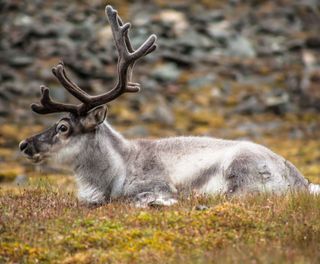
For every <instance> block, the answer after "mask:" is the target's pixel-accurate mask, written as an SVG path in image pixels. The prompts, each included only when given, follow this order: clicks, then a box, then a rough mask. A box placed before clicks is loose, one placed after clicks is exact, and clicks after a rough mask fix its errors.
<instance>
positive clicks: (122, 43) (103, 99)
mask: <svg viewBox="0 0 320 264" xmlns="http://www.w3.org/2000/svg"><path fill="white" fill-rule="evenodd" d="M106 15H107V17H108V20H109V23H110V25H111V29H112V34H113V38H114V41H115V45H116V48H117V51H118V56H119V57H118V80H117V84H116V86H115V87H114V88H113V89H112V90H111V91H109V92H107V93H105V94H102V95H97V96H91V98H90V104H91V105H92V106H94V107H95V106H98V105H101V104H105V103H108V102H110V101H112V100H114V99H116V98H117V97H119V96H120V95H121V94H123V93H125V92H130V93H134V92H138V91H139V90H140V87H139V86H138V85H137V84H134V83H129V84H130V85H128V73H129V69H130V67H131V68H132V67H133V65H134V63H135V62H136V61H137V60H138V59H140V58H141V57H143V56H145V55H147V54H149V53H150V52H152V51H154V50H155V49H156V45H155V41H156V39H157V37H156V36H155V35H151V36H150V37H149V38H148V39H147V40H146V41H145V42H144V43H143V44H142V45H141V46H140V47H139V48H138V49H137V50H134V49H133V47H132V45H131V42H130V39H129V35H128V34H129V33H128V31H129V28H130V26H131V25H130V23H123V22H122V20H121V18H120V17H119V16H118V13H117V11H116V10H114V9H113V8H112V7H111V6H109V5H108V6H107V7H106Z"/></svg>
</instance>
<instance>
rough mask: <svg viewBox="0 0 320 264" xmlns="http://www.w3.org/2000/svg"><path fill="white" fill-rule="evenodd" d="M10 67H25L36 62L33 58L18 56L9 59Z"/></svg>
mask: <svg viewBox="0 0 320 264" xmlns="http://www.w3.org/2000/svg"><path fill="white" fill-rule="evenodd" d="M8 62H9V65H10V66H14V67H25V66H28V65H30V64H32V63H33V62H34V58H33V57H29V56H24V55H19V54H17V55H16V56H13V57H10V58H9V61H8Z"/></svg>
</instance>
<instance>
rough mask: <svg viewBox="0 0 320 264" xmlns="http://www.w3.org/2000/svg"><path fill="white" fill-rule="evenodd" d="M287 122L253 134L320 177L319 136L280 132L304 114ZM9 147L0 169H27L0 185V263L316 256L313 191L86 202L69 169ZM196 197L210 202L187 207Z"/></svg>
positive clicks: (318, 234) (11, 172)
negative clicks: (32, 163)
mask: <svg viewBox="0 0 320 264" xmlns="http://www.w3.org/2000/svg"><path fill="white" fill-rule="evenodd" d="M273 118H274V117H273ZM312 118H313V117H312ZM265 120H266V116H264V118H263V119H261V122H264V121H265ZM243 121H245V120H240V121H239V122H243ZM289 121H290V122H289ZM289 121H288V122H283V126H282V128H283V130H282V131H279V135H278V136H277V137H276V136H275V135H268V134H264V136H263V137H261V138H260V143H263V144H265V145H267V146H268V147H270V148H271V149H273V150H275V151H276V152H278V153H280V154H281V155H283V156H284V157H286V158H287V159H288V160H291V161H292V162H293V163H294V164H296V166H297V167H298V168H299V169H300V170H301V171H302V173H303V174H304V175H306V177H307V178H308V179H310V180H312V181H313V182H317V183H320V177H319V176H320V165H319V161H320V142H319V140H318V139H317V137H315V136H310V137H308V138H305V139H299V140H298V139H297V140H292V139H288V137H287V135H288V131H290V130H291V128H292V127H302V128H303V127H304V122H309V120H304V119H297V118H295V119H294V120H291V119H290V120H289ZM254 122H255V123H259V122H260V121H259V119H257V120H254ZM289 124H290V125H289ZM232 125H233V126H235V127H236V126H237V122H235V123H234V124H232ZM8 129H9V128H6V131H7V130H8ZM184 129H186V128H184ZM2 130H3V129H2ZM120 130H121V129H120ZM150 130H151V129H150ZM165 131H171V129H170V128H167V129H166V130H165ZM162 132H163V130H162ZM235 132H237V131H236V130H235ZM280 132H281V133H280ZM2 133H3V131H2ZM163 133H164V132H163ZM168 133H169V132H168ZM170 133H171V132H170ZM221 133H222V132H221ZM216 135H218V136H219V134H216ZM0 138H1V133H0ZM12 140H13V141H17V139H12ZM10 151H11V152H10ZM10 153H11V154H10ZM14 155H15V154H12V150H10V149H9V148H6V147H5V146H3V147H2V148H1V149H0V156H1V157H2V159H3V160H4V161H6V163H4V162H3V163H1V164H0V171H1V173H0V176H1V177H5V178H8V181H9V179H12V178H13V177H15V176H16V175H18V174H21V173H26V174H27V175H28V176H30V177H29V183H28V185H26V186H24V187H17V186H14V185H13V184H9V183H8V181H5V180H4V181H3V182H2V185H0V213H1V214H0V263H181V262H184V263H209V262H212V263H249V262H250V263H284V262H286V263H288V262H289V263H292V262H293V263H320V251H319V248H320V197H315V196H311V195H308V194H304V193H300V194H287V195H284V196H271V195H269V196H268V195H258V196H251V197H245V198H242V199H231V200H230V199H229V200H228V199H226V198H224V197H198V198H191V199H190V200H182V201H180V203H179V204H178V205H176V206H174V207H171V208H161V209H160V208H150V209H137V208H133V207H131V206H130V205H129V204H124V203H112V204H108V205H105V206H102V207H99V208H87V207H85V206H83V205H81V204H79V203H78V202H77V201H76V199H75V195H74V190H75V187H74V181H73V179H72V177H71V176H61V175H43V173H41V172H34V168H32V167H26V166H22V163H23V161H22V160H20V161H19V162H16V161H13V159H12V158H10V157H12V156H14ZM199 204H201V205H206V206H208V207H209V209H208V210H204V211H197V210H195V206H196V205H199Z"/></svg>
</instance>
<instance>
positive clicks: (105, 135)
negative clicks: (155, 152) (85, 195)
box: [74, 122, 131, 197]
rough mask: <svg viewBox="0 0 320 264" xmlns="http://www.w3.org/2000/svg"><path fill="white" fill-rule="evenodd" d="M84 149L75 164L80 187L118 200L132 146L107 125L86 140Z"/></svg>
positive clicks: (102, 125) (105, 123)
mask: <svg viewBox="0 0 320 264" xmlns="http://www.w3.org/2000/svg"><path fill="white" fill-rule="evenodd" d="M84 140H85V142H84V145H83V147H84V149H83V152H82V153H81V154H79V156H78V158H77V160H76V162H75V168H74V171H75V174H76V178H77V181H78V184H79V185H80V187H81V186H82V187H83V186H87V187H88V188H90V189H94V190H97V192H103V193H104V195H105V196H106V197H110V196H111V197H112V196H117V195H118V193H119V192H121V188H122V184H123V182H124V179H125V176H126V175H125V172H126V167H125V161H126V159H127V158H128V156H129V155H130V149H131V144H130V142H129V141H128V140H126V139H125V138H124V137H123V136H122V135H121V134H119V133H118V132H116V131H115V130H114V129H113V128H112V127H111V126H110V125H109V124H108V123H107V122H104V123H103V124H101V125H100V126H99V127H98V128H97V129H96V131H94V132H93V133H91V134H89V135H87V136H86V137H85V139H84ZM80 189H81V188H80Z"/></svg>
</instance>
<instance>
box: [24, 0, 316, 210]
mask: <svg viewBox="0 0 320 264" xmlns="http://www.w3.org/2000/svg"><path fill="white" fill-rule="evenodd" d="M106 15H107V18H108V20H109V22H110V25H111V29H112V33H113V38H114V41H115V46H116V49H117V51H118V77H117V82H116V85H115V87H114V88H113V89H112V90H110V91H108V92H106V93H104V94H101V95H95V96H92V95H89V94H87V93H86V92H85V91H83V90H82V89H81V88H79V87H78V86H77V85H76V84H75V83H74V82H73V81H71V80H70V78H69V77H68V76H67V74H66V72H65V69H64V65H63V63H59V64H58V65H57V66H56V67H54V68H53V70H52V71H53V74H54V75H55V77H56V78H57V79H58V80H59V82H60V83H61V84H62V85H63V86H64V88H65V89H66V90H67V91H68V92H69V93H70V94H72V95H73V96H74V97H76V98H77V99H78V100H79V101H80V102H81V103H80V104H78V105H73V104H64V103H58V102H55V101H53V100H52V99H51V97H50V95H49V89H48V88H47V87H45V86H41V94H42V96H41V100H40V104H32V105H31V108H32V110H33V111H34V112H36V113H38V114H51V113H59V112H66V113H68V114H67V115H66V116H65V117H63V118H61V119H60V120H59V121H58V122H57V123H55V124H54V125H53V126H52V127H51V128H49V129H48V130H46V131H44V132H42V133H40V134H37V135H35V136H32V137H30V138H27V139H26V140H24V141H22V142H21V143H20V145H19V147H20V150H21V152H22V153H23V154H24V155H25V156H26V157H27V158H28V159H30V160H32V161H33V162H35V163H38V162H41V161H43V160H45V159H48V158H52V159H55V160H56V161H57V162H60V163H61V164H66V165H68V166H69V167H70V168H71V169H72V170H73V172H74V174H75V178H76V182H77V186H78V198H79V200H80V201H83V202H85V203H87V204H89V205H94V204H103V203H106V202H109V201H111V200H114V199H119V198H126V199H129V200H130V201H132V202H133V203H134V204H135V205H137V206H141V207H146V206H151V205H173V204H175V203H176V202H177V197H178V196H179V195H180V194H187V195H190V194H191V193H197V194H215V195H216V194H226V195H228V196H229V195H242V194H246V193H256V192H271V193H284V192H288V191H300V190H302V191H308V192H310V193H320V185H316V184H312V183H309V182H308V180H307V179H305V178H304V177H303V176H302V175H301V173H300V172H299V171H298V170H297V169H296V167H295V166H294V165H292V163H290V162H289V161H287V160H286V159H284V158H283V157H281V156H279V155H277V154H275V153H274V152H272V151H271V150H269V149H267V148H266V147H264V146H261V145H258V144H255V143H252V142H246V141H232V140H224V139H217V138H210V137H172V138H164V139H158V140H149V139H137V140H128V139H125V138H124V137H123V136H122V135H121V134H119V133H118V132H117V131H115V130H114V129H113V128H112V127H111V126H110V125H109V124H108V122H107V121H106V120H105V119H106V114H107V107H106V104H107V103H109V102H110V101H112V100H115V99H116V98H118V97H119V96H120V95H122V94H124V93H135V92H138V91H139V90H140V85H139V84H138V83H133V82H131V73H132V69H133V66H134V64H135V62H136V61H137V60H138V59H140V58H141V57H143V56H146V55H147V54H149V53H151V52H153V51H154V50H155V49H156V44H155V42H156V36H155V35H151V36H150V37H149V38H148V39H147V40H146V41H145V42H144V44H142V45H141V46H140V47H139V48H138V49H136V50H134V48H133V47H132V45H131V42H130V38H129V28H130V24H129V23H125V24H124V23H123V22H122V20H121V18H120V17H119V16H118V14H117V11H116V10H114V9H113V8H112V7H111V6H107V7H106Z"/></svg>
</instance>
